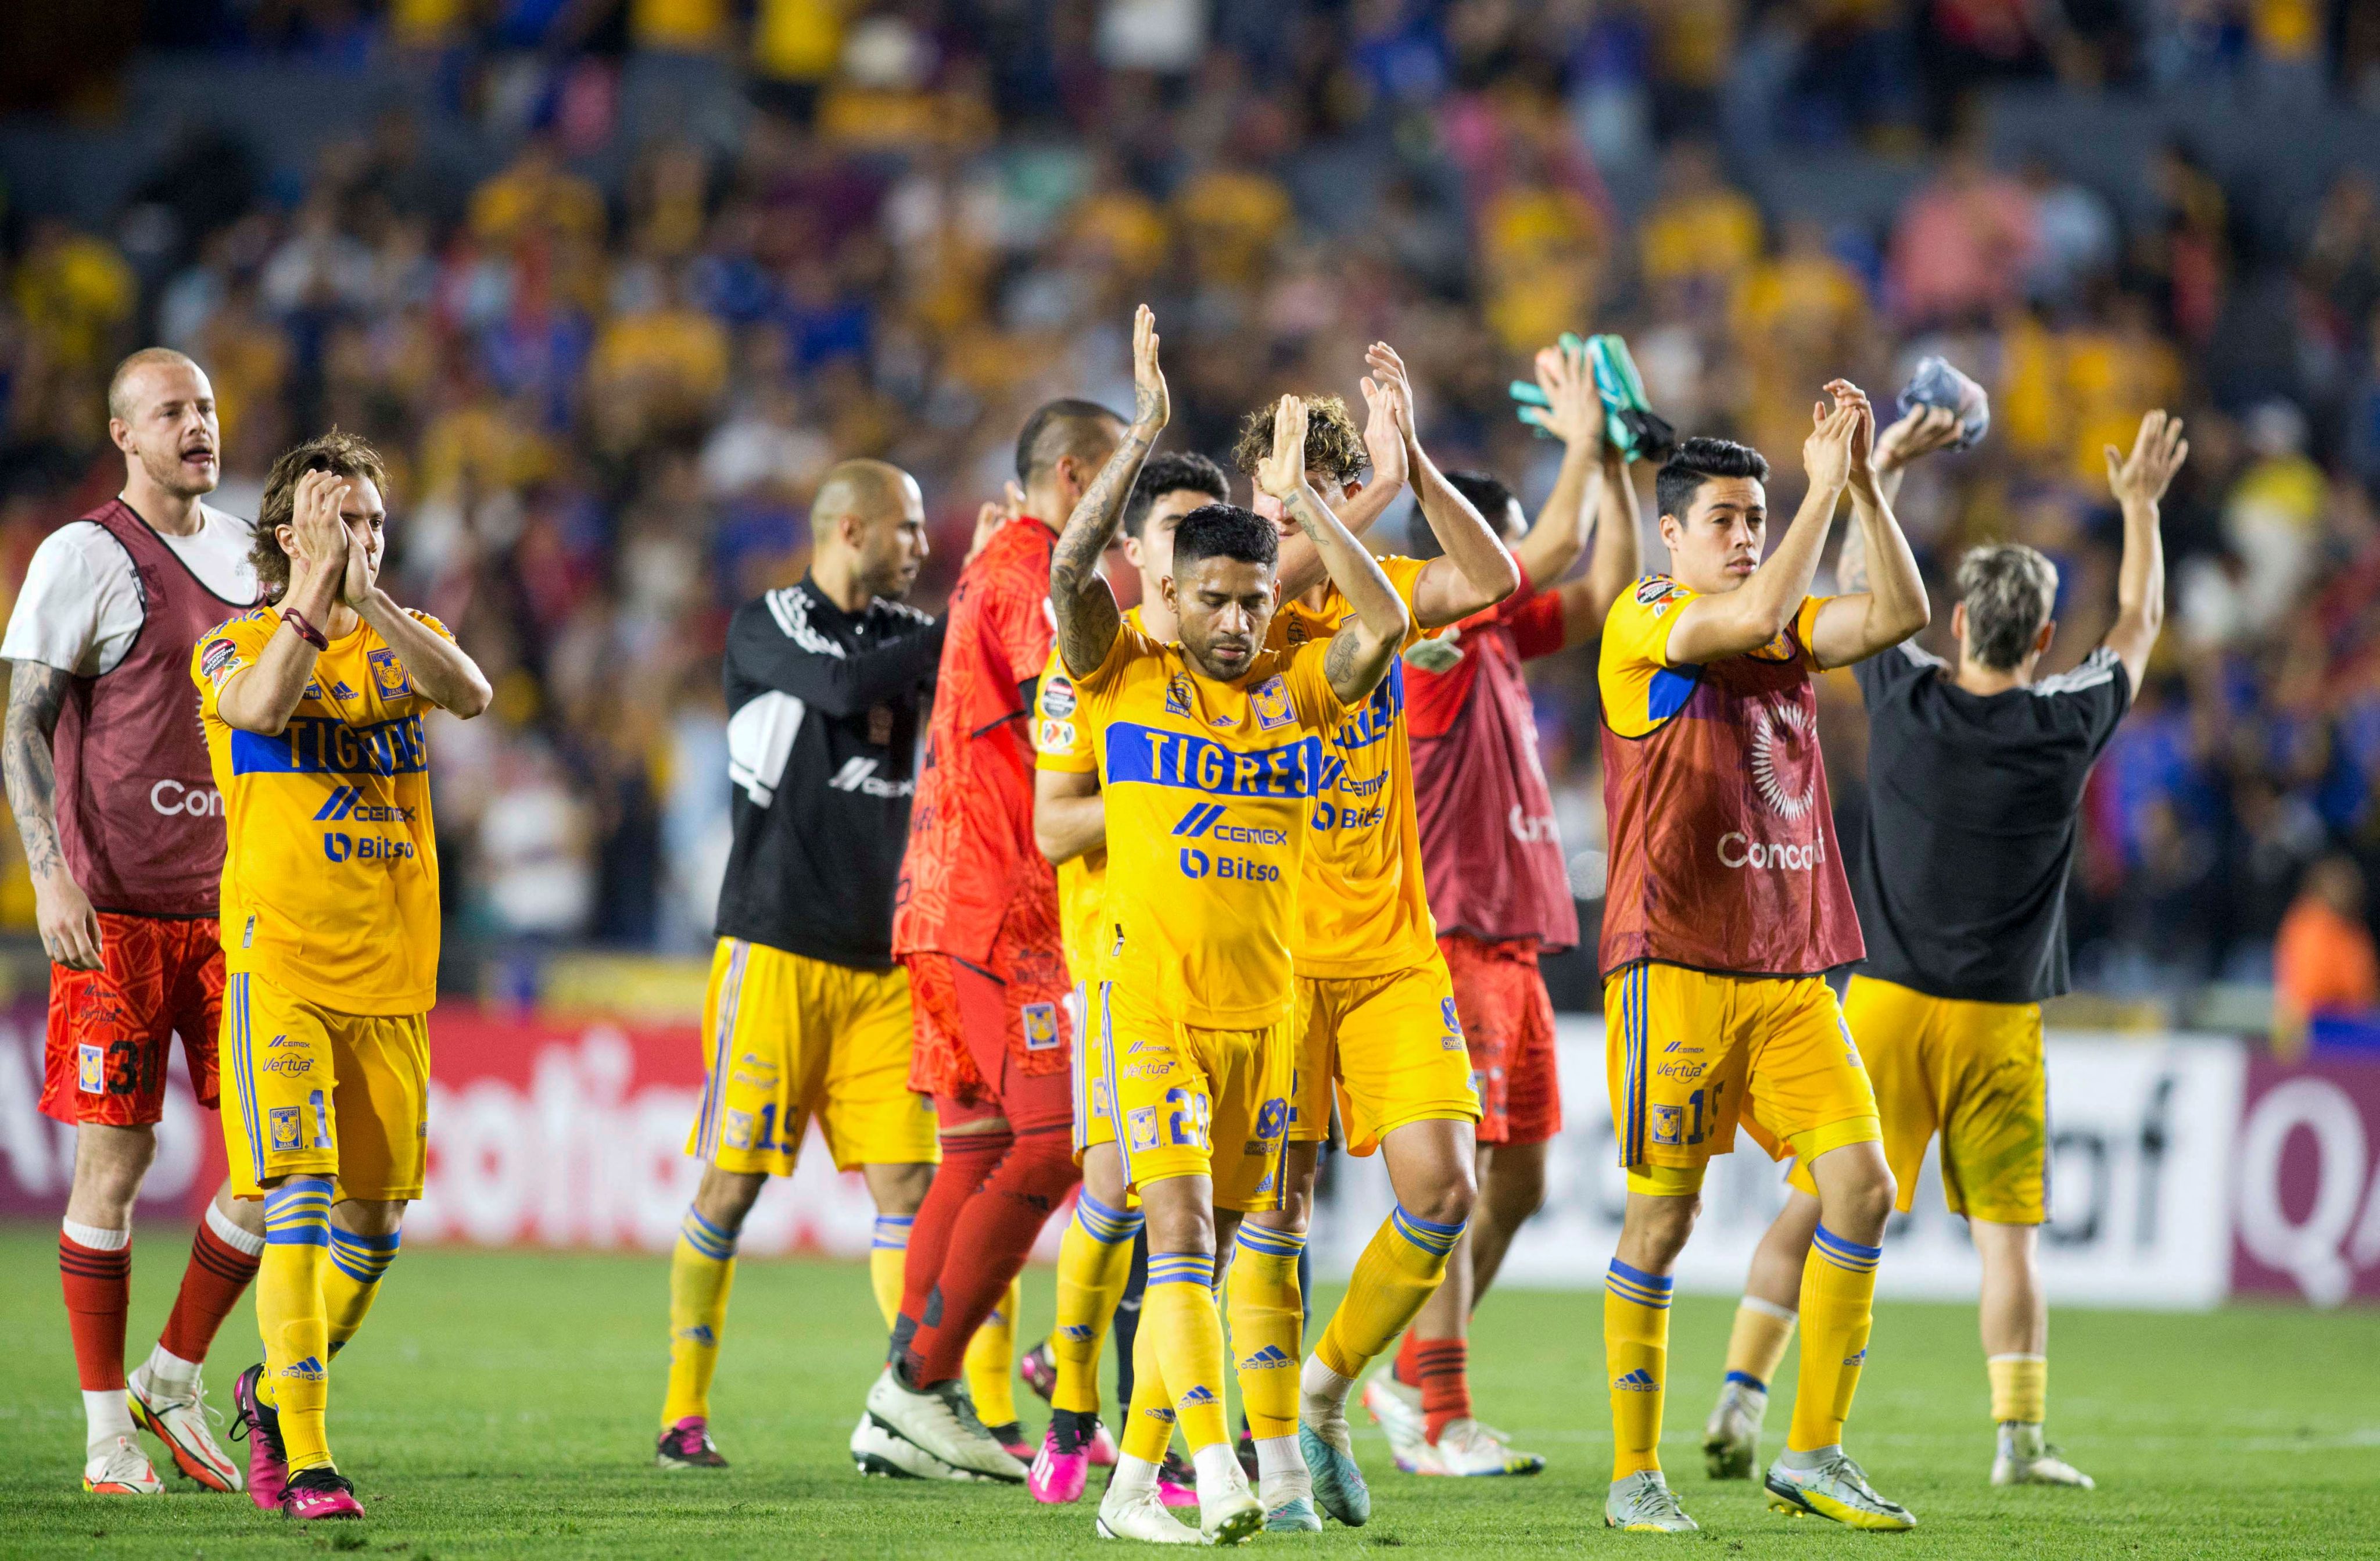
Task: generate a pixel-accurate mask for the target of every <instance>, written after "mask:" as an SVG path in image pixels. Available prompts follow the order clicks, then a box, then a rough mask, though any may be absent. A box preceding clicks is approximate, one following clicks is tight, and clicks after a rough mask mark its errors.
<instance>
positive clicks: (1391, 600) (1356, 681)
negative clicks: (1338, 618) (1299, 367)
mask: <svg viewBox="0 0 2380 1561" xmlns="http://www.w3.org/2000/svg"><path fill="white" fill-rule="evenodd" d="M1257 487H1259V488H1261V489H1263V490H1264V491H1265V492H1266V493H1268V494H1271V495H1272V496H1273V497H1275V498H1277V499H1279V500H1281V505H1282V506H1283V507H1285V508H1286V509H1287V510H1288V511H1289V515H1290V518H1291V519H1293V520H1295V521H1296V522H1297V526H1298V530H1301V531H1302V532H1304V533H1305V539H1306V541H1308V542H1310V543H1313V544H1314V548H1315V551H1316V552H1318V553H1319V554H1320V555H1322V565H1323V567H1324V568H1325V569H1327V570H1329V571H1330V583H1331V584H1333V585H1335V586H1337V587H1338V588H1339V594H1340V595H1342V596H1344V597H1345V598H1346V599H1347V605H1348V606H1349V607H1350V608H1352V609H1353V610H1354V616H1353V617H1352V618H1350V619H1349V620H1348V621H1347V623H1346V624H1345V626H1344V627H1343V628H1341V629H1340V630H1339V632H1338V634H1337V635H1336V636H1335V637H1333V638H1332V640H1331V641H1330V651H1329V652H1327V653H1326V655H1325V658H1324V660H1323V664H1322V671H1323V675H1324V676H1325V677H1328V678H1329V679H1330V690H1331V692H1333V693H1335V694H1337V695H1338V696H1339V698H1340V700H1341V701H1342V702H1344V703H1347V704H1354V703H1355V702H1356V701H1359V700H1361V699H1363V698H1364V697H1365V696H1366V695H1368V694H1369V693H1370V692H1371V691H1372V690H1373V689H1375V688H1377V687H1378V686H1379V681H1380V679H1381V678H1382V677H1387V676H1388V671H1389V667H1390V665H1391V664H1392V663H1394V662H1395V660H1396V659H1397V652H1398V651H1400V650H1402V649H1403V646H1404V642H1405V635H1406V632H1407V631H1408V630H1409V629H1410V628H1412V626H1413V620H1412V618H1411V617H1410V616H1408V615H1407V614H1406V612H1405V604H1404V603H1403V601H1402V600H1400V599H1399V597H1398V596H1397V591H1396V587H1394V586H1392V585H1390V583H1389V577H1388V576H1387V575H1385V574H1383V573H1381V572H1380V566H1379V563H1378V560H1376V559H1374V558H1373V556H1372V555H1370V554H1369V553H1366V552H1365V551H1364V548H1363V545H1362V544H1361V543H1358V542H1356V540H1355V539H1354V536H1353V535H1352V534H1350V533H1349V531H1348V530H1347V528H1346V527H1345V526H1343V525H1342V524H1340V522H1339V518H1338V517H1337V516H1335V515H1333V514H1331V513H1330V506H1329V505H1326V504H1324V503H1323V502H1322V496H1321V495H1320V494H1317V493H1316V492H1315V491H1314V489H1313V486H1312V485H1311V484H1309V483H1308V482H1306V481H1305V402H1303V401H1301V400H1299V399H1298V398H1297V397H1296V396H1282V397H1281V404H1280V405H1279V406H1277V407H1275V408H1274V409H1273V414H1272V453H1271V454H1270V455H1269V456H1267V457H1265V459H1264V463H1263V464H1262V465H1261V466H1259V467H1257Z"/></svg>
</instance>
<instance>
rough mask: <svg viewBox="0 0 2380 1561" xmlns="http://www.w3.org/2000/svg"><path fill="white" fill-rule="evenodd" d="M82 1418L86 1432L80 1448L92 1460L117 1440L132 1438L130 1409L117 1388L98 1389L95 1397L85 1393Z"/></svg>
mask: <svg viewBox="0 0 2380 1561" xmlns="http://www.w3.org/2000/svg"><path fill="white" fill-rule="evenodd" d="M82 1418H83V1423H84V1425H85V1427H86V1428H87V1429H86V1430H85V1433H84V1436H83V1447H84V1450H85V1451H86V1452H87V1453H89V1454H90V1455H91V1457H98V1456H99V1455H100V1454H101V1453H102V1452H104V1451H105V1450H106V1449H107V1448H109V1447H112V1446H114V1445H115V1439H116V1438H117V1437H119V1436H129V1435H131V1434H132V1406H131V1405H130V1404H129V1403H128V1402H127V1401H126V1399H125V1396H124V1390H123V1389H122V1388H120V1387H106V1388H102V1389H100V1390H99V1391H98V1392H96V1393H93V1392H91V1391H90V1390H88V1389H86V1390H85V1391H84V1393H83V1396H82Z"/></svg>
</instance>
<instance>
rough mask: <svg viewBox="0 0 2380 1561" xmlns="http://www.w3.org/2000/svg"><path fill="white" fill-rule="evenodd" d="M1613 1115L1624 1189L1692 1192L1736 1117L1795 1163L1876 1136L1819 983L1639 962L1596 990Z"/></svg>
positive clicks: (1726, 1144)
mask: <svg viewBox="0 0 2380 1561" xmlns="http://www.w3.org/2000/svg"><path fill="white" fill-rule="evenodd" d="M1603 1014H1604V1066H1605V1068H1606V1070H1607V1072H1608V1073H1609V1078H1610V1081H1611V1120H1612V1122H1613V1124H1614V1126H1615V1128H1617V1130H1618V1133H1619V1137H1620V1163H1621V1165H1624V1166H1626V1167H1627V1168H1628V1171H1629V1178H1628V1184H1629V1187H1630V1189H1632V1190H1634V1191H1639V1192H1654V1193H1672V1194H1676V1193H1687V1192H1693V1191H1694V1190H1696V1189H1699V1188H1700V1186H1701V1183H1702V1170H1703V1167H1704V1166H1705V1165H1706V1164H1708V1162H1709V1160H1710V1157H1711V1156H1712V1155H1714V1154H1726V1153H1728V1152H1730V1151H1732V1150H1733V1149H1734V1148H1735V1129H1736V1125H1737V1123H1738V1122H1739V1121H1741V1122H1742V1123H1743V1126H1744V1127H1745V1128H1748V1129H1750V1131H1751V1133H1752V1136H1753V1138H1754V1140H1755V1141H1756V1142H1758V1143H1759V1145H1760V1146H1761V1147H1762V1148H1763V1149H1765V1150H1767V1152H1768V1153H1769V1156H1770V1158H1772V1159H1777V1160H1782V1159H1784V1158H1785V1157H1786V1156H1787V1155H1788V1154H1791V1155H1794V1156H1796V1157H1798V1158H1799V1159H1801V1160H1803V1162H1808V1161H1811V1160H1815V1159H1816V1158H1817V1157H1818V1156H1819V1155H1821V1154H1824V1153H1826V1152H1828V1150H1830V1149H1840V1148H1841V1147H1842V1146H1843V1145H1845V1144H1847V1143H1865V1142H1868V1141H1870V1140H1875V1139H1876V1138H1878V1137H1880V1136H1881V1134H1880V1131H1879V1129H1878V1128H1877V1124H1876V1091H1874V1090H1873V1089H1871V1088H1870V1087H1869V1084H1868V1078H1867V1074H1866V1072H1865V1070H1864V1069H1863V1068H1862V1067H1861V1066H1860V1055H1859V1048H1858V1047H1857V1046H1855V1045H1853V1044H1852V1036H1851V1031H1849V1030H1848V1029H1847V1028H1845V1026H1844V1024H1843V1014H1842V1009H1841V1008H1840V1006H1837V1004H1836V1002H1835V994H1834V993H1833V992H1832V991H1831V990H1829V989H1828V985H1827V983H1826V982H1824V981H1822V980H1820V979H1819V978H1818V977H1816V976H1799V977H1783V978H1761V977H1751V976H1726V975H1715V974H1712V973H1710V972H1707V971H1704V970H1687V969H1685V968H1684V967H1682V966H1679V965H1663V964H1658V963H1656V962H1654V961H1652V960H1639V961H1637V962H1636V963H1635V964H1633V965H1629V966H1626V967H1624V968H1622V969H1621V970H1618V971H1616V972H1614V973H1613V974H1612V975H1610V976H1609V977H1607V978H1606V979H1605V981H1604V983H1603Z"/></svg>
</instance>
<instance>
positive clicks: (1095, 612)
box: [1050, 304, 1171, 677]
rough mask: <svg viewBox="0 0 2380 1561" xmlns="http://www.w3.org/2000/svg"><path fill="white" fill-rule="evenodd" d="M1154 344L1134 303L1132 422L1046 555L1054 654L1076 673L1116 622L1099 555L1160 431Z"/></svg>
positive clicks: (1099, 654)
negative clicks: (1055, 623)
mask: <svg viewBox="0 0 2380 1561" xmlns="http://www.w3.org/2000/svg"><path fill="white" fill-rule="evenodd" d="M1157 347H1158V338H1157V316H1156V315H1155V314H1153V313H1151V312H1150V311H1149V308H1148V306H1147V304H1142V305H1141V306H1140V308H1139V310H1138V311H1136V312H1135V314H1134V315H1133V317H1132V383H1133V397H1132V426H1131V427H1130V428H1127V429H1125V430H1124V433H1123V442H1122V443H1121V444H1119V445H1116V448H1115V454H1113V455H1111V456H1110V457H1108V463H1107V465H1105V466H1103V467H1101V468H1100V469H1099V476H1097V477H1096V478H1093V479H1092V480H1091V485H1090V486H1089V487H1088V488H1086V489H1084V490H1083V496H1082V498H1081V499H1080V500H1079V501H1077V502H1076V504H1075V513H1074V514H1072V515H1070V516H1068V517H1067V518H1066V529H1065V530H1063V531H1061V532H1060V533H1059V534H1058V546H1057V550H1056V551H1055V552H1053V553H1052V554H1050V612H1051V614H1052V616H1055V617H1056V618H1057V620H1058V653H1059V655H1060V656H1061V657H1062V658H1063V659H1064V661H1065V663H1066V670H1067V671H1069V672H1072V673H1073V674H1074V675H1075V677H1084V676H1086V675H1087V674H1088V673H1091V672H1094V671H1096V670H1098V668H1099V664H1100V663H1102V662H1104V661H1106V660H1107V659H1108V651H1109V650H1110V648H1111V647H1112V646H1113V645H1114V644H1115V637H1116V627H1117V626H1118V625H1119V624H1120V623H1122V622H1123V616H1122V615H1121V614H1119V613H1118V612H1117V611H1116V600H1115V592H1114V591H1111V590H1109V589H1108V582H1107V579H1106V577H1104V576H1102V575H1101V574H1100V573H1099V558H1100V555H1103V554H1105V553H1106V552H1107V550H1108V543H1111V542H1113V541H1114V540H1115V534H1116V527H1117V526H1118V525H1119V524H1120V523H1121V522H1122V521H1123V505H1124V500H1126V499H1127V498H1130V497H1131V496H1132V485H1133V484H1134V483H1135V482H1138V481H1139V480H1140V468H1141V463H1142V462H1143V461H1146V460H1147V458H1148V452H1149V451H1150V449H1152V448H1153V447H1155V445H1156V444H1157V436H1158V435H1159V434H1160V433H1163V432H1164V431H1165V420H1166V418H1167V416H1168V415H1169V413H1170V411H1171V406H1170V404H1169V402H1168V401H1167V399H1166V394H1165V373H1164V371H1163V370H1161V369H1160V368H1159V367H1158V365H1157Z"/></svg>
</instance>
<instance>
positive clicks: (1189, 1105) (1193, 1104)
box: [1126, 1088, 1214, 1153]
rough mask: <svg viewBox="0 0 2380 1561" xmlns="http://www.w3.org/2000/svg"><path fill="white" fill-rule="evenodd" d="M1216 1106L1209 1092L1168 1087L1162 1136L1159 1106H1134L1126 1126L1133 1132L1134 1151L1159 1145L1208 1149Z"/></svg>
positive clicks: (1137, 1151) (1145, 1149)
mask: <svg viewBox="0 0 2380 1561" xmlns="http://www.w3.org/2000/svg"><path fill="white" fill-rule="evenodd" d="M1213 1109H1214V1108H1213V1106H1212V1105H1211V1104H1209V1103H1208V1099H1207V1097H1206V1095H1205V1094H1204V1093H1202V1092H1201V1091H1196V1090H1185V1089H1180V1088H1175V1089H1172V1090H1168V1091H1165V1122H1164V1128H1163V1137H1161V1138H1160V1136H1159V1132H1160V1129H1159V1125H1158V1120H1157V1111H1158V1108H1157V1107H1155V1106H1153V1105H1142V1106H1135V1107H1134V1108H1133V1111H1132V1116H1131V1118H1130V1120H1129V1121H1128V1122H1127V1123H1126V1128H1127V1129H1128V1130H1129V1131H1130V1133H1131V1135H1132V1148H1133V1152H1135V1153H1143V1152H1147V1151H1148V1150H1152V1149H1156V1148H1159V1147H1160V1146H1163V1147H1168V1148H1172V1149H1208V1148H1209V1147H1210V1146H1209V1145H1208V1128H1209V1119H1210V1117H1211V1116H1212V1114H1213Z"/></svg>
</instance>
